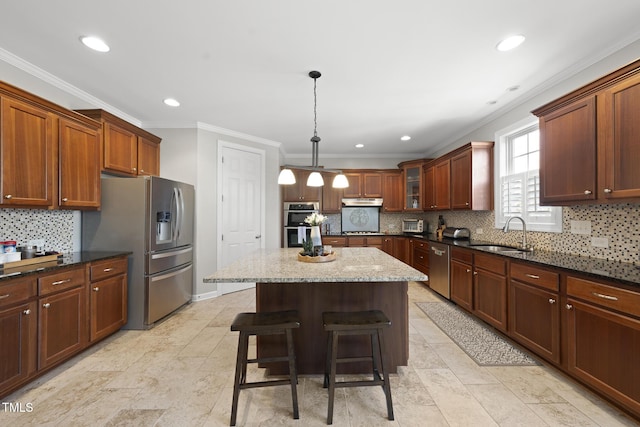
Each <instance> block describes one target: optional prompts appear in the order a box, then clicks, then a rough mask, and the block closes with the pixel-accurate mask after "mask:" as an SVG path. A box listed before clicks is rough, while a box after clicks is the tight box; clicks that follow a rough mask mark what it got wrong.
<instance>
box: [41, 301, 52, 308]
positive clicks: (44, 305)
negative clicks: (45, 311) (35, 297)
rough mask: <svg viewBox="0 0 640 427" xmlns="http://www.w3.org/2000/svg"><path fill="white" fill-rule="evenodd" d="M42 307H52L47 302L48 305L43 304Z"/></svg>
mask: <svg viewBox="0 0 640 427" xmlns="http://www.w3.org/2000/svg"><path fill="white" fill-rule="evenodd" d="M42 306H43V307H44V308H49V307H51V304H49V303H48V302H47V303H44V304H42Z"/></svg>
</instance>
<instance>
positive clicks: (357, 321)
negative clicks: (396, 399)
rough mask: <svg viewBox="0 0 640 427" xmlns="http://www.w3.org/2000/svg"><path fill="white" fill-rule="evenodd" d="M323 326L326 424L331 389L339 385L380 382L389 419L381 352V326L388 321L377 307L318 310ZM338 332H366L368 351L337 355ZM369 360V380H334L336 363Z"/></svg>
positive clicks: (332, 394)
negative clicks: (326, 333)
mask: <svg viewBox="0 0 640 427" xmlns="http://www.w3.org/2000/svg"><path fill="white" fill-rule="evenodd" d="M322 321H323V323H324V330H325V331H327V332H328V333H329V334H328V335H329V336H328V339H327V359H326V367H325V374H324V388H327V387H328V388H329V407H328V411H327V424H333V402H334V397H335V389H336V388H339V387H366V386H381V387H382V390H383V391H384V394H385V397H386V399H387V417H388V419H389V420H393V419H394V417H393V403H392V401H391V385H390V384H389V376H388V374H387V372H388V371H387V370H388V362H387V360H386V358H387V356H386V354H385V352H384V348H385V347H384V336H383V333H382V330H383V329H384V328H389V327H390V326H391V321H390V320H389V319H388V318H387V316H386V315H385V314H384V313H383V312H382V311H380V310H369V311H355V312H335V311H334V312H324V313H322ZM341 335H369V336H370V337H371V354H370V355H365V356H362V357H343V358H339V357H338V337H340V336H341ZM369 361H370V362H371V363H372V367H373V379H372V380H359V381H341V382H336V365H337V364H338V363H349V362H369Z"/></svg>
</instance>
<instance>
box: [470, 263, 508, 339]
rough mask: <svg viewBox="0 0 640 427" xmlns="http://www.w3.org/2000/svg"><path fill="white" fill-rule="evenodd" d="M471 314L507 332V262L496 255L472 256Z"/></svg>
mask: <svg viewBox="0 0 640 427" xmlns="http://www.w3.org/2000/svg"><path fill="white" fill-rule="evenodd" d="M473 265H474V271H473V275H474V283H473V299H474V301H473V312H474V314H475V315H476V316H478V317H479V318H480V319H482V320H484V321H485V322H487V323H489V324H490V325H492V326H494V327H495V328H496V329H499V330H501V331H502V332H507V321H508V319H507V276H506V274H507V262H506V261H505V259H504V257H501V256H498V255H487V254H480V253H478V254H475V255H474V264H473Z"/></svg>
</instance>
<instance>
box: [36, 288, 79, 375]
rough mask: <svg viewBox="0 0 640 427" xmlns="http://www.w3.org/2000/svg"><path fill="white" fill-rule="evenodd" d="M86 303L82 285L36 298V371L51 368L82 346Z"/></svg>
mask: <svg viewBox="0 0 640 427" xmlns="http://www.w3.org/2000/svg"><path fill="white" fill-rule="evenodd" d="M85 301H86V293H85V288H84V286H80V287H77V288H74V289H71V290H67V291H64V292H60V293H57V294H53V295H50V296H47V297H44V298H40V299H39V301H38V303H39V307H38V311H39V313H38V319H39V328H38V342H39V347H40V352H39V360H38V368H39V369H43V368H46V367H48V366H51V365H53V364H55V363H57V362H59V361H61V360H63V359H65V358H67V357H69V356H71V355H72V354H74V353H76V352H78V351H80V350H82V349H83V348H84V347H85V345H86V342H87V319H86V303H85Z"/></svg>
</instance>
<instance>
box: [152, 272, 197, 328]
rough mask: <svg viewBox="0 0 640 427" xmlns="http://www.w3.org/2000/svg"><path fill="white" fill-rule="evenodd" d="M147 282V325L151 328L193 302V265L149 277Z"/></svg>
mask: <svg viewBox="0 0 640 427" xmlns="http://www.w3.org/2000/svg"><path fill="white" fill-rule="evenodd" d="M145 282H146V283H145V285H146V288H147V289H146V294H147V301H146V308H147V309H146V313H147V314H146V316H145V317H146V319H145V325H146V326H147V327H149V326H151V325H152V324H153V323H154V322H156V321H158V320H160V319H162V318H163V317H165V316H166V315H168V314H170V313H172V312H173V311H175V310H176V309H178V308H179V307H181V306H183V305H184V304H186V303H187V302H189V301H190V300H191V292H192V289H191V287H192V283H193V265H192V264H187V265H186V266H181V267H179V268H176V269H173V270H169V271H163V272H161V273H158V274H156V275H153V276H148V277H147V278H146V279H145Z"/></svg>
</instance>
